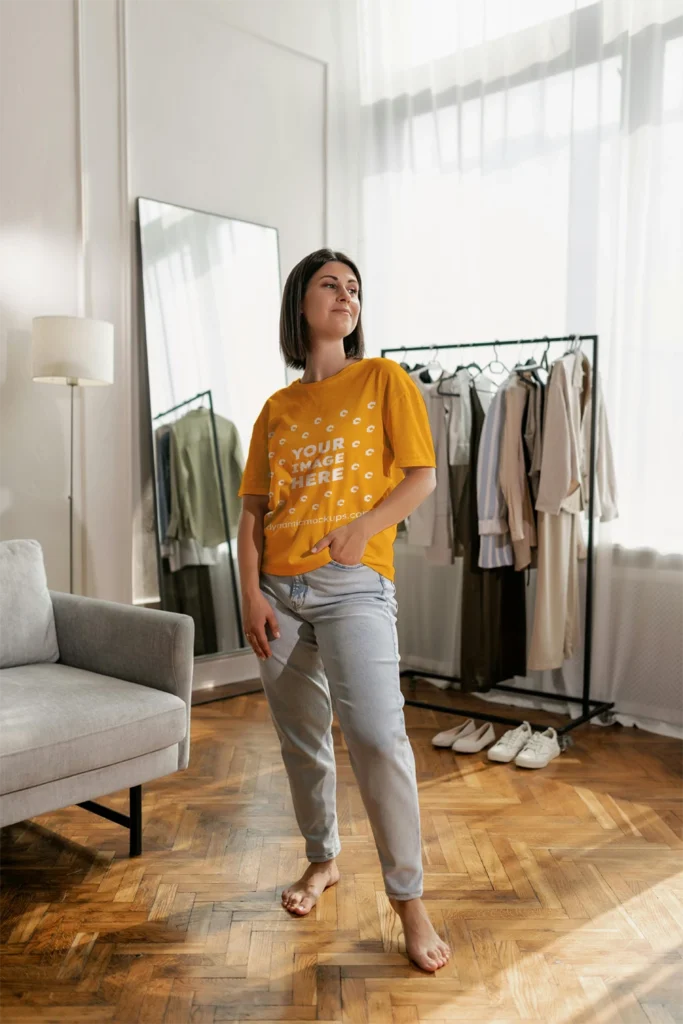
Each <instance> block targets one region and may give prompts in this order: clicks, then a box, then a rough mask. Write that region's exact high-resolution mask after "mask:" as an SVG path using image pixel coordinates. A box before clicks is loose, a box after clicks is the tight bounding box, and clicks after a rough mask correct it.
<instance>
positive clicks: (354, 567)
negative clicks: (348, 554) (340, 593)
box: [329, 558, 365, 569]
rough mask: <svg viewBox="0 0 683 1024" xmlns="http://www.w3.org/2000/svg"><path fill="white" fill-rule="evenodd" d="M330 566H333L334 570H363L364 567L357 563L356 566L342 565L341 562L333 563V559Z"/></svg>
mask: <svg viewBox="0 0 683 1024" xmlns="http://www.w3.org/2000/svg"><path fill="white" fill-rule="evenodd" d="M329 564H330V565H333V566H334V568H335V569H364V568H365V566H364V565H363V563H362V562H358V564H357V565H344V563H343V562H335V560H334V558H331V559H330V563H329Z"/></svg>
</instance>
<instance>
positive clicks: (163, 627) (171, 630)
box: [50, 591, 194, 769]
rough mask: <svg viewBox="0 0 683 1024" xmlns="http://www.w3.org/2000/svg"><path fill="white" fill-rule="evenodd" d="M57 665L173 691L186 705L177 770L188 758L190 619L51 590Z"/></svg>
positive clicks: (192, 631)
mask: <svg viewBox="0 0 683 1024" xmlns="http://www.w3.org/2000/svg"><path fill="white" fill-rule="evenodd" d="M50 597H51V598H52V607H53V608H54V614H55V625H56V627H57V642H58V644H59V654H60V659H59V660H60V661H61V662H62V663H63V664H65V665H71V666H72V667H73V668H81V669H86V670H87V671H89V672H98V673H99V674H100V675H105V676H115V677H116V678H117V679H125V680H126V681H127V682H130V683H139V684H140V685H141V686H151V687H153V688H154V689H156V690H164V691H165V692H166V693H174V694H176V695H177V696H178V697H180V698H181V699H182V700H184V701H185V706H186V709H187V731H186V734H185V739H184V740H183V741H182V742H181V743H180V745H179V750H178V768H179V769H182V768H187V765H188V763H189V759H190V707H191V703H192V672H193V668H194V622H193V621H192V619H191V618H190V616H189V615H176V614H175V613H172V612H161V611H153V610H152V609H149V608H136V607H135V606H134V605H128V604H114V603H113V602H111V601H99V600H96V599H95V598H92V597H80V596H78V595H75V594H62V593H59V592H57V591H50Z"/></svg>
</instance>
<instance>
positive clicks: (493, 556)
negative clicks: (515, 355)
mask: <svg viewBox="0 0 683 1024" xmlns="http://www.w3.org/2000/svg"><path fill="white" fill-rule="evenodd" d="M513 376H514V375H513ZM511 380H512V378H511V377H509V378H508V379H507V380H506V381H504V382H503V384H501V386H500V388H499V390H498V392H497V393H496V395H495V396H494V398H493V401H492V402H491V405H490V407H489V411H488V412H487V414H486V419H485V420H484V427H483V430H482V432H481V440H480V442H479V457H478V459H477V507H478V511H479V534H480V540H479V566H480V568H482V569H499V568H501V567H502V566H505V565H513V564H514V555H513V551H512V542H511V539H510V533H509V530H508V520H507V506H506V504H505V498H504V496H503V492H502V490H501V487H500V445H501V439H502V434H503V426H504V423H505V389H506V387H507V386H508V384H509V383H510V381H511Z"/></svg>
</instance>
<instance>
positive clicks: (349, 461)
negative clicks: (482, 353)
mask: <svg viewBox="0 0 683 1024" xmlns="http://www.w3.org/2000/svg"><path fill="white" fill-rule="evenodd" d="M435 465H436V460H435V455H434V446H433V444H432V437H431V431H430V429H429V422H428V419H427V412H426V409H425V404H424V400H423V398H422V396H421V395H420V392H419V391H418V389H417V387H416V386H415V384H414V382H413V381H412V380H411V379H410V377H409V376H408V375H407V374H406V372H405V370H403V369H402V368H401V367H400V366H399V364H398V363H396V362H394V361H393V360H392V359H361V360H359V361H358V362H355V363H351V364H350V365H348V366H346V367H344V369H343V370H340V372H339V373H336V374H334V375H333V376H332V377H327V378H326V379H325V380H321V381H314V382H312V383H310V384H303V383H302V382H301V381H300V380H297V381H294V383H293V384H290V385H289V387H286V388H283V389H282V390H280V391H277V392H276V393H275V394H274V395H272V397H271V398H269V399H268V401H267V402H266V404H265V405H264V406H263V409H262V410H261V413H260V415H259V417H258V419H257V421H256V424H255V425H254V431H253V434H252V439H251V445H250V448H249V457H248V459H247V465H246V468H245V471H244V476H243V479H242V486H241V488H240V492H239V493H240V496H244V495H245V494H257V495H263V496H265V495H267V496H268V498H269V502H268V512H267V514H266V518H265V530H264V545H263V558H262V562H261V569H262V571H263V572H266V573H271V574H273V575H274V576H295V575H298V574H300V573H305V572H311V571H313V570H314V569H318V568H320V567H321V566H323V565H326V564H327V563H328V562H330V561H331V560H332V556H331V554H330V550H329V548H325V549H324V550H323V551H319V552H318V553H317V554H312V553H311V548H312V547H313V545H314V544H316V543H317V541H319V540H322V538H323V537H324V536H326V534H328V533H330V532H331V531H332V530H334V529H336V528H337V527H339V526H344V525H346V524H348V523H352V522H353V521H354V520H355V519H358V518H359V516H362V515H364V514H365V513H366V512H369V511H370V510H371V509H373V508H376V507H377V505H380V504H381V503H382V502H383V501H384V499H385V498H386V497H388V495H389V494H390V493H391V492H392V491H393V490H394V488H395V487H396V486H397V484H398V483H400V481H401V480H402V479H403V476H404V474H403V473H402V472H401V470H402V469H407V468H409V467H412V466H425V467H431V468H434V467H435ZM395 537H396V527H395V526H391V527H388V528H387V529H386V530H382V532H381V533H378V534H375V536H374V537H371V538H370V540H369V541H368V543H367V546H366V548H365V553H364V555H363V559H362V561H363V564H364V565H367V566H369V567H370V568H371V569H375V570H376V571H377V572H378V573H380V574H381V575H382V576H385V577H386V578H387V579H390V580H393V578H394V566H393V543H394V538H395Z"/></svg>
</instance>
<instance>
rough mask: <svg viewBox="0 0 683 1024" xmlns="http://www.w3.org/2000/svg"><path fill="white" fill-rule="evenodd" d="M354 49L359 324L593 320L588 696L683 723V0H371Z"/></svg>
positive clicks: (573, 677)
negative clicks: (596, 463)
mask: <svg viewBox="0 0 683 1024" xmlns="http://www.w3.org/2000/svg"><path fill="white" fill-rule="evenodd" d="M359 47H360V65H361V89H362V135H363V156H362V162H363V169H362V188H363V220H362V251H361V254H360V255H361V259H362V266H363V270H364V275H365V292H366V295H367V297H368V299H367V302H366V309H365V320H366V331H367V335H368V336H369V337H370V338H374V339H375V344H376V345H377V347H380V346H381V345H382V344H385V345H392V346H393V345H401V346H403V345H407V346H409V345H411V344H412V345H425V344H444V343H448V342H453V341H467V340H473V341H475V340H490V339H495V338H515V337H534V336H542V335H545V334H549V335H553V334H563V333H565V332H567V333H574V332H580V333H593V332H596V331H597V332H598V334H599V335H600V345H601V352H600V365H601V369H602V374H603V381H604V388H605V394H606V402H607V407H608V411H609V419H610V424H611V430H612V437H613V442H614V448H615V457H616V461H617V471H618V481H619V494H620V517H619V519H618V520H617V521H616V522H615V523H614V524H611V525H610V528H609V535H608V533H607V530H605V529H601V531H600V545H599V557H598V566H597V581H598V583H597V602H596V604H597V607H596V615H595V628H594V642H595V659H594V680H595V685H594V691H595V692H596V693H597V695H599V696H602V695H604V696H605V697H608V698H610V699H614V700H616V701H617V703H618V706H619V709H620V711H621V712H622V715H623V718H624V720H625V721H628V720H633V719H637V720H638V721H639V722H641V723H643V724H644V723H645V720H646V719H656V720H659V721H663V722H666V723H668V725H670V726H673V727H674V728H676V727H680V726H683V713H682V711H681V685H682V682H683V643H682V640H681V637H682V635H683V555H682V554H681V553H682V552H683V188H682V187H681V182H682V181H683V0H600V2H597V3H595V2H593V3H591V2H588V0H515V2H514V3H510V2H509V0H359ZM378 339H381V340H379V341H378ZM411 565H413V567H414V566H415V561H414V559H411ZM425 571H427V570H425ZM408 589H409V588H407V587H406V588H405V590H406V596H408ZM404 607H405V602H404ZM439 614H440V616H441V618H440V621H441V627H440V628H441V629H447V628H448V623H447V622H446V621H445V620H444V618H443V614H444V613H443V611H441V612H439V609H437V608H436V607H434V608H432V609H429V610H422V611H421V610H420V609H418V608H415V609H414V616H413V615H411V614H410V609H406V617H408V618H412V619H413V622H412V631H413V636H414V635H415V634H416V633H420V630H416V629H415V619H416V617H417V619H418V620H419V618H420V617H421V618H422V619H423V621H424V623H425V630H424V634H425V635H428V634H429V627H428V626H427V620H429V623H433V621H434V616H435V615H439ZM406 655H407V660H408V661H410V660H411V658H412V660H419V657H420V656H421V655H425V656H426V655H429V656H430V657H431V659H432V662H433V661H434V660H435V657H434V649H433V647H432V648H431V651H429V652H428V651H426V650H425V651H417V650H416V648H415V644H414V643H413V650H412V652H411V650H410V649H409V650H408V651H407V652H406ZM445 657H446V658H448V655H445ZM437 660H438V659H437ZM578 667H579V666H578V665H573V666H568V669H567V672H566V673H565V675H566V677H567V680H568V683H569V685H570V687H572V688H573V686H572V683H574V684H577V683H578V680H579V677H580V672H579V671H577V668H578ZM652 727H653V728H656V727H657V726H656V725H653V726H652Z"/></svg>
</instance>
